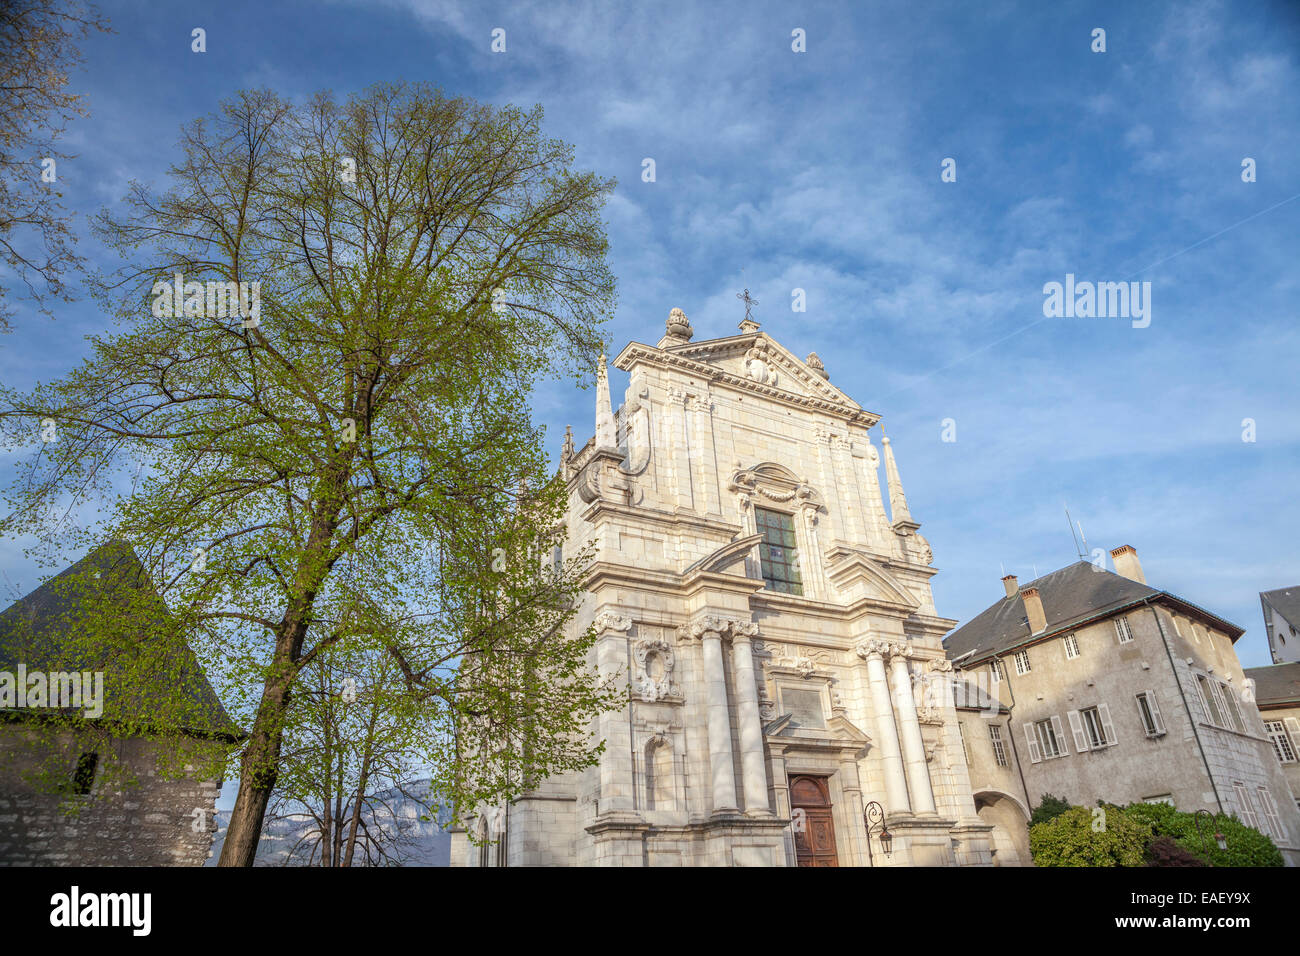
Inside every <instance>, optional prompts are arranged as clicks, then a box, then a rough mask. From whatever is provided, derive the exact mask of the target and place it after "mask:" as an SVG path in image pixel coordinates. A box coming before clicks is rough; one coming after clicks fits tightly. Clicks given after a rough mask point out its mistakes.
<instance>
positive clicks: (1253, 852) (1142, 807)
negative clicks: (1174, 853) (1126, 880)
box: [1124, 803, 1283, 866]
mask: <svg viewBox="0 0 1300 956" xmlns="http://www.w3.org/2000/svg"><path fill="white" fill-rule="evenodd" d="M1124 814H1125V815H1126V816H1128V817H1129V818H1130V819H1131V820H1133V821H1134V822H1135V823H1139V824H1140V825H1142V826H1143V827H1145V828H1146V829H1147V832H1148V833H1149V837H1148V839H1149V840H1154V839H1156V838H1158V837H1162V836H1168V837H1172V838H1173V840H1174V842H1175V843H1177V844H1178V845H1179V846H1180V847H1182V848H1183V849H1184V850H1186V851H1187V852H1189V853H1191V854H1192V855H1194V856H1196V857H1198V858H1199V859H1202V860H1204V861H1205V862H1206V863H1208V864H1210V865H1211V866H1282V865H1283V864H1282V852H1281V851H1280V850H1278V848H1277V847H1276V846H1274V845H1273V841H1272V840H1270V839H1269V838H1268V837H1266V836H1265V835H1264V834H1262V833H1260V832H1259V831H1258V830H1256V829H1254V828H1252V827H1248V826H1246V825H1245V824H1244V823H1242V822H1241V821H1240V820H1238V819H1237V818H1236V817H1235V816H1228V815H1227V814H1219V815H1218V816H1216V817H1215V818H1214V819H1213V820H1207V819H1205V818H1204V817H1202V818H1201V830H1200V832H1199V833H1198V832H1197V829H1196V815H1195V814H1194V813H1184V812H1183V811H1181V810H1175V809H1174V808H1173V807H1171V806H1169V805H1168V804H1165V803H1132V804H1129V805H1128V806H1127V807H1125V808H1124ZM1216 833H1222V834H1223V836H1224V839H1226V840H1227V843H1228V849H1226V850H1220V849H1219V845H1218V843H1217V841H1215V839H1214V834H1216Z"/></svg>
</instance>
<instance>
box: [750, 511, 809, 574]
mask: <svg viewBox="0 0 1300 956" xmlns="http://www.w3.org/2000/svg"><path fill="white" fill-rule="evenodd" d="M754 523H755V525H756V527H757V528H758V533H759V534H761V535H762V536H763V540H762V541H761V542H760V543H759V553H760V555H761V556H762V560H763V581H764V582H765V583H766V584H767V586H768V587H769V588H771V589H772V590H773V591H780V592H782V593H783V594H803V580H802V579H801V578H800V576H799V563H798V557H797V552H796V550H795V540H794V518H792V517H791V516H790V515H787V514H782V513H781V512H779V511H768V510H767V509H766V508H755V509H754Z"/></svg>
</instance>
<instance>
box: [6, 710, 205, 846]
mask: <svg viewBox="0 0 1300 956" xmlns="http://www.w3.org/2000/svg"><path fill="white" fill-rule="evenodd" d="M51 745H53V746H55V747H57V748H59V749H60V750H61V751H63V752H64V753H66V755H67V763H68V779H69V782H71V780H72V778H73V774H74V772H75V768H76V764H77V757H78V754H77V753H76V750H77V749H78V748H76V747H75V746H74V745H73V743H72V740H71V736H70V735H68V734H67V733H66V732H63V731H57V730H44V729H42V730H32V729H30V728H28V727H23V726H20V725H17V724H9V725H0V866H202V865H203V862H204V860H206V859H207V857H208V853H209V849H210V847H211V846H212V835H213V832H214V831H215V829H216V812H215V810H216V800H217V794H218V792H219V791H220V789H221V781H219V780H206V781H200V780H197V779H193V778H188V777H187V778H182V779H164V778H163V777H162V776H159V773H158V769H157V764H158V762H157V749H156V748H157V746H158V745H157V744H154V743H152V742H150V741H147V740H143V739H140V738H130V739H125V740H118V741H115V748H116V757H117V758H118V759H120V760H122V761H123V762H124V763H125V764H126V765H127V766H128V767H129V768H130V770H131V772H132V773H133V774H134V775H135V776H136V778H137V779H138V785H137V786H135V787H124V788H122V789H121V790H114V791H110V790H108V789H107V787H105V786H104V785H103V776H104V774H103V766H102V765H101V766H100V768H99V771H98V772H97V774H96V780H95V783H94V785H93V786H92V788H91V792H90V793H89V794H87V795H76V794H69V795H67V796H59V795H55V794H50V793H46V792H43V790H42V789H40V788H39V787H37V786H35V785H33V784H32V783H30V782H28V781H25V780H24V779H23V776H24V773H30V772H31V771H32V770H34V769H35V768H36V767H38V766H39V765H40V764H41V763H42V761H43V759H44V757H45V755H47V754H49V753H50V749H49V748H50V747H51ZM209 746H212V747H219V746H220V745H216V744H213V745H209ZM102 760H104V758H103V757H101V761H102ZM196 809H200V810H201V811H202V813H201V814H199V815H196V814H195V810H196ZM68 811H75V812H71V813H70V812H68ZM196 819H199V820H201V822H200V824H199V829H198V832H195V829H194V826H195V821H196Z"/></svg>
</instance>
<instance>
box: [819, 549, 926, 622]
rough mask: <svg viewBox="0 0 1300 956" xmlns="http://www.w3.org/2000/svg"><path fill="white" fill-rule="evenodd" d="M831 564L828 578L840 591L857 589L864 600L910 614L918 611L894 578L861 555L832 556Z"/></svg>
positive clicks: (914, 602)
mask: <svg viewBox="0 0 1300 956" xmlns="http://www.w3.org/2000/svg"><path fill="white" fill-rule="evenodd" d="M836 557H838V560H836ZM831 560H832V563H831V565H830V567H829V568H828V570H827V574H828V576H829V577H830V579H831V581H832V582H833V583H834V584H835V586H836V587H837V588H839V589H840V591H842V592H843V591H850V590H853V589H854V588H855V587H856V589H857V590H858V591H859V592H860V594H861V595H862V596H865V597H871V598H874V599H875V600H878V601H883V602H885V603H888V604H899V605H902V606H904V607H906V608H908V609H909V610H912V611H915V610H917V609H918V608H920V606H921V602H920V601H918V600H917V599H916V598H915V597H913V596H912V594H911V592H910V591H908V590H907V588H905V587H904V586H903V585H902V583H901V582H900V581H899V580H898V579H897V578H895V577H894V576H893V575H892V574H890V573H889V572H888V571H887V570H886V569H885V568H884V567H882V566H881V565H880V564H879V563H878V562H877V561H875V560H873V559H872V558H870V557H868V556H867V555H865V554H863V553H862V552H861V551H847V550H845V551H841V552H840V553H839V555H832V556H831Z"/></svg>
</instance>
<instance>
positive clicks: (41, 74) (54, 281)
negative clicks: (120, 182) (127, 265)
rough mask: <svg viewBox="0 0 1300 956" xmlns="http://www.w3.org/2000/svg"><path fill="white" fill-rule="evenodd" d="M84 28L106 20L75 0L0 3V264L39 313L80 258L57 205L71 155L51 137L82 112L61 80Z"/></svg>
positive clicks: (1, 307) (2, 316)
mask: <svg viewBox="0 0 1300 956" xmlns="http://www.w3.org/2000/svg"><path fill="white" fill-rule="evenodd" d="M91 30H100V31H107V30H108V21H107V20H105V19H103V18H102V17H100V15H99V13H98V11H97V10H96V9H95V8H94V7H93V6H90V5H88V4H85V3H81V2H79V0H5V2H4V3H2V4H0V263H4V265H5V266H6V267H8V270H9V271H10V272H11V273H12V275H13V277H14V278H16V279H17V280H18V282H19V283H20V284H21V285H22V286H23V288H24V290H25V292H26V293H27V295H28V297H29V298H31V299H33V300H34V301H35V302H36V304H37V305H38V307H40V309H41V311H43V312H45V313H46V314H49V311H50V309H49V300H50V299H51V298H53V299H62V300H65V301H66V300H67V299H68V298H70V297H69V295H68V294H67V290H66V287H65V286H64V282H63V280H64V277H65V276H66V275H67V274H68V273H69V272H71V271H74V270H76V269H78V268H79V267H80V266H81V265H82V263H83V260H82V258H81V257H80V256H79V255H77V253H76V250H75V248H74V243H75V242H76V238H77V237H76V235H75V234H74V233H73V232H72V229H71V225H70V223H71V219H72V216H71V214H70V213H68V212H67V211H66V210H65V209H64V208H63V203H62V196H63V193H62V192H61V190H60V187H59V182H60V180H59V178H58V177H59V168H58V163H59V162H60V161H61V160H64V159H68V158H70V157H69V156H68V155H67V154H66V153H64V152H63V151H62V150H61V149H60V148H59V146H58V140H59V137H60V136H61V135H62V133H63V132H64V130H65V129H66V128H67V124H68V123H69V122H70V121H71V120H72V119H73V118H74V117H77V116H84V115H86V114H85V109H84V107H83V105H82V102H81V101H82V97H81V96H80V94H77V93H73V92H72V91H71V90H70V89H69V88H68V80H69V76H70V75H71V73H72V71H73V70H74V69H75V68H76V67H77V66H78V65H79V64H80V63H81V51H80V49H79V48H78V44H79V43H80V42H81V40H82V39H84V38H85V36H86V34H87V33H88V32H89V31H91ZM8 291H10V290H7V289H6V288H4V287H3V286H0V332H6V331H8V330H9V320H10V317H11V315H12V312H13V310H12V308H11V307H10V306H9V305H8V304H7V303H6V301H5V300H6V293H7V292H8Z"/></svg>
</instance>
